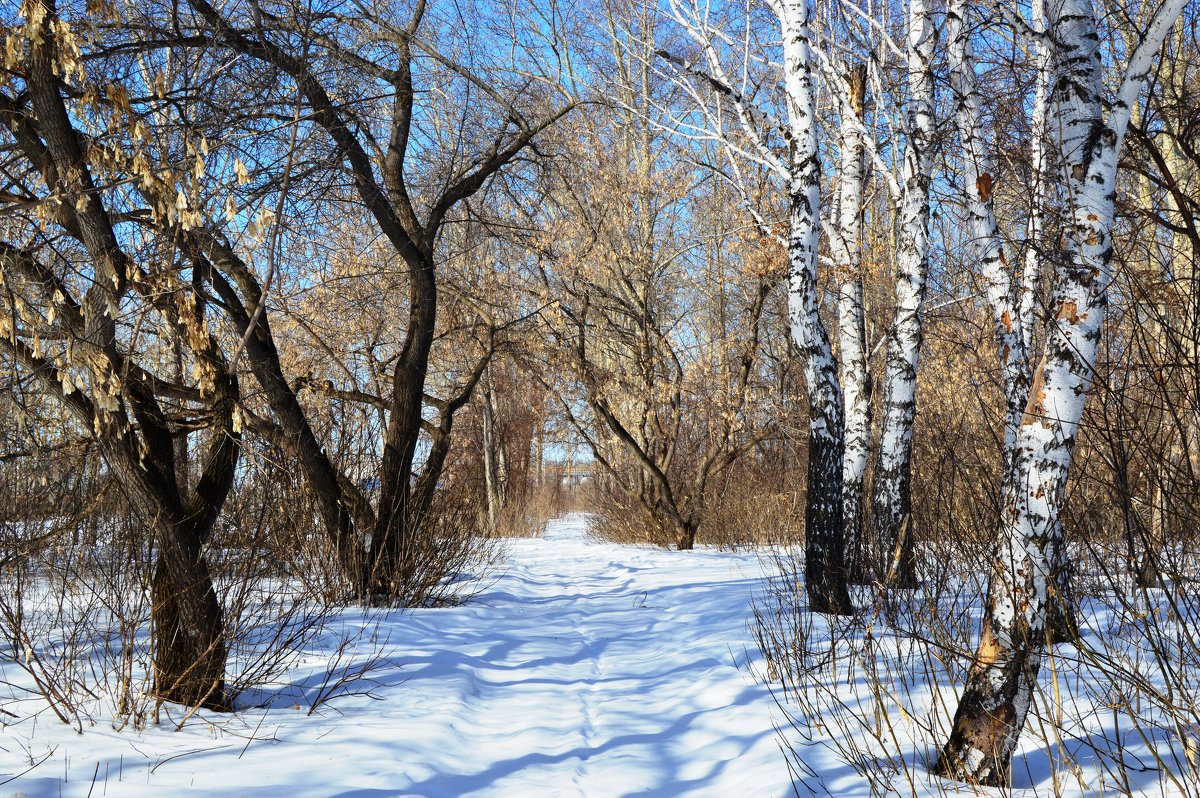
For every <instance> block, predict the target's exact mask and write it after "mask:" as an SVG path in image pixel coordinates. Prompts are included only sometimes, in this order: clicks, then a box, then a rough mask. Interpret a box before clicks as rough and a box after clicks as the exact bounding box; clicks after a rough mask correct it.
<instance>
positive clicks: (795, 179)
mask: <svg viewBox="0 0 1200 798" xmlns="http://www.w3.org/2000/svg"><path fill="white" fill-rule="evenodd" d="M776 13H777V14H778V16H779V19H780V24H781V27H782V33H783V50H784V83H785V88H786V92H787V111H788V124H789V128H790V131H791V134H792V138H791V151H790V153H789V171H790V174H791V179H790V181H789V185H788V203H789V215H788V220H789V227H788V237H787V245H788V246H787V251H788V311H789V320H790V326H791V334H792V339H793V341H794V342H795V344H796V348H797V350H798V352H799V355H800V358H801V361H802V363H803V365H804V376H805V382H806V384H807V390H808V401H809V407H810V415H809V428H808V429H809V444H808V491H807V496H806V506H805V517H804V530H805V552H804V559H805V562H804V578H805V590H806V592H807V595H808V600H809V607H810V609H811V610H813V611H814V612H822V613H834V614H849V613H850V612H852V611H853V608H852V606H851V604H850V594H849V592H848V590H847V587H846V573H845V567H844V557H845V550H844V545H845V536H844V528H843V517H842V509H843V505H842V459H843V455H844V450H845V439H844V427H843V416H842V392H841V386H840V385H839V382H838V373H837V362H836V361H835V360H834V357H833V349H832V346H831V345H830V341H829V335H828V334H827V333H826V331H825V326H824V324H823V323H822V321H821V317H820V313H819V310H820V301H819V293H818V289H817V231H818V224H819V219H820V203H821V186H820V172H819V168H820V167H819V162H818V160H817V130H816V103H815V94H816V91H815V89H816V86H815V79H814V72H813V66H814V65H813V55H812V49H811V35H810V32H809V26H808V22H809V18H808V13H809V10H808V4H807V2H806V0H786V1H785V2H780V3H779V4H778V5H777V6H776Z"/></svg>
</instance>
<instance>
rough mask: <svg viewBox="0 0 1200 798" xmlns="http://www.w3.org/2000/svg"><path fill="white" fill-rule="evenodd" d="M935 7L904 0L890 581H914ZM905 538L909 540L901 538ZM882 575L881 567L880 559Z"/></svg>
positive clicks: (887, 487)
mask: <svg viewBox="0 0 1200 798" xmlns="http://www.w3.org/2000/svg"><path fill="white" fill-rule="evenodd" d="M936 40H937V37H936V33H935V28H934V25H933V11H932V8H931V6H930V4H929V3H927V1H926V0H910V2H909V8H908V36H907V46H906V48H905V52H906V71H907V78H908V96H907V103H906V104H907V107H906V109H905V112H906V124H905V135H906V146H905V148H904V162H903V166H902V174H903V193H902V196H901V199H900V242H899V247H898V252H897V254H896V260H897V264H896V272H897V273H896V307H895V312H894V318H893V321H892V326H891V329H890V331H889V335H888V345H887V365H886V371H885V375H884V381H883V391H884V394H883V423H882V426H881V428H880V437H879V450H878V452H877V455H876V461H875V475H874V478H873V482H872V499H871V505H872V510H873V516H874V527H875V531H874V535H875V543H876V545H877V546H879V548H880V549H881V550H882V551H883V552H885V553H887V554H888V555H889V556H891V553H892V552H896V551H897V546H898V544H900V548H899V553H900V555H901V556H900V558H899V561H898V562H897V563H896V565H897V566H898V567H897V570H896V574H895V583H896V584H897V585H902V586H908V585H911V584H913V582H914V580H915V575H914V573H913V562H912V554H911V552H912V549H911V538H910V536H908V535H907V530H908V529H909V528H910V527H911V524H910V520H911V519H909V515H910V513H911V508H912V497H911V492H910V490H911V488H910V477H911V469H912V465H911V456H912V432H913V421H914V419H915V417H916V394H917V368H918V363H919V357H920V350H921V322H922V309H923V306H924V303H925V282H926V278H927V275H928V271H929V187H930V183H931V173H932V171H933V158H932V146H933V138H934V120H933V99H934V97H933V71H932V70H933V57H934V50H935V45H936ZM902 535H904V536H906V537H907V538H908V539H904V540H902V538H901V536H902ZM878 565H879V566H880V575H882V574H883V573H884V572H885V571H886V570H887V566H886V564H884V563H879V564H878Z"/></svg>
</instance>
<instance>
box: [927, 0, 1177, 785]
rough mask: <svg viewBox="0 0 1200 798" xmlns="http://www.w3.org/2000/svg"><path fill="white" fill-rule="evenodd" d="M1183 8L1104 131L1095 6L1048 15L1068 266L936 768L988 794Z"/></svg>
mask: <svg viewBox="0 0 1200 798" xmlns="http://www.w3.org/2000/svg"><path fill="white" fill-rule="evenodd" d="M1183 5H1184V0H1167V2H1166V3H1165V4H1164V5H1163V6H1162V7H1161V8H1160V9H1159V11H1158V12H1157V14H1156V15H1155V17H1154V20H1153V21H1152V22H1151V24H1150V27H1149V30H1148V31H1147V34H1146V36H1145V38H1144V39H1143V40H1142V42H1141V44H1140V45H1139V47H1138V48H1137V50H1136V51H1135V52H1134V53H1133V55H1132V57H1131V59H1130V64H1129V67H1128V70H1127V73H1126V75H1125V78H1124V80H1123V81H1122V85H1121V88H1120V92H1119V95H1118V97H1117V99H1116V101H1115V102H1114V103H1113V111H1112V114H1111V116H1110V118H1109V119H1108V120H1106V119H1105V117H1104V113H1103V102H1104V99H1105V98H1104V96H1103V93H1102V92H1103V91H1104V84H1103V65H1102V62H1101V57H1100V50H1099V37H1098V35H1097V25H1096V20H1095V15H1094V12H1093V9H1092V7H1091V3H1090V2H1089V0H1055V2H1053V3H1051V5H1050V8H1049V13H1048V16H1049V26H1048V27H1049V30H1048V32H1049V34H1050V36H1049V38H1050V41H1051V43H1052V44H1051V47H1052V52H1053V56H1054V63H1055V64H1056V66H1057V67H1058V75H1057V79H1056V81H1055V83H1054V91H1053V93H1052V95H1051V107H1052V109H1053V110H1054V111H1055V116H1056V118H1055V124H1054V125H1053V126H1052V128H1053V132H1054V136H1055V146H1056V149H1057V154H1058V156H1059V161H1060V163H1061V165H1062V169H1063V175H1064V180H1065V182H1066V186H1067V188H1068V190H1069V193H1070V199H1071V208H1072V222H1073V225H1072V229H1071V230H1070V233H1069V235H1068V239H1067V246H1068V252H1067V256H1068V257H1067V258H1066V259H1065V262H1064V263H1063V264H1062V266H1061V267H1060V268H1059V270H1058V274H1057V275H1056V277H1057V279H1056V290H1055V294H1054V318H1053V320H1052V322H1051V324H1050V325H1049V328H1048V330H1047V340H1046V344H1045V352H1044V354H1043V356H1042V360H1041V362H1040V364H1039V366H1038V368H1037V370H1036V372H1035V374H1034V379H1033V385H1032V386H1031V389H1030V396H1029V400H1028V404H1027V406H1026V409H1025V412H1024V414H1023V415H1022V417H1021V420H1020V424H1019V426H1018V429H1017V431H1016V442H1015V448H1014V452H1013V455H1014V456H1013V463H1012V467H1011V468H1010V470H1009V472H1008V479H1007V480H1006V483H1005V486H1004V495H1003V506H1002V517H1001V525H1002V526H1001V531H1000V541H999V546H998V550H997V555H996V557H995V560H994V562H993V566H992V573H991V580H990V584H989V587H988V599H987V606H986V608H985V614H984V619H983V629H982V634H981V638H980V642H979V647H978V649H977V650H976V653H975V659H974V662H973V664H972V665H971V669H970V671H969V672H968V674H967V680H966V683H965V685H964V687H963V695H962V699H961V701H960V703H959V706H958V710H957V712H956V713H955V718H954V726H953V729H952V731H951V735H950V739H949V741H948V742H947V743H946V746H945V747H944V748H943V750H942V753H941V756H940V757H939V759H938V763H937V767H936V770H937V772H938V773H939V774H940V775H944V776H949V777H952V778H958V779H962V780H964V781H969V782H973V783H978V784H985V785H991V786H1001V785H1004V784H1005V783H1006V782H1007V781H1008V778H1009V768H1010V764H1011V760H1012V753H1013V750H1014V748H1015V747H1016V743H1017V738H1018V736H1019V735H1020V733H1021V729H1022V728H1023V727H1024V725H1025V719H1026V716H1027V715H1028V712H1029V706H1030V703H1031V700H1032V695H1033V686H1034V684H1035V682H1036V680H1037V675H1038V670H1039V668H1040V665H1041V658H1042V652H1043V648H1044V646H1045V632H1046V622H1047V605H1048V597H1049V595H1050V592H1051V590H1050V585H1051V584H1052V582H1053V565H1054V564H1055V562H1056V558H1057V557H1058V556H1059V551H1058V550H1059V546H1060V536H1061V529H1062V527H1061V526H1060V524H1059V512H1060V509H1061V506H1062V498H1063V494H1064V489H1065V487H1066V481H1067V476H1068V471H1069V468H1070V464H1071V456H1072V452H1073V449H1074V444H1075V435H1076V433H1077V431H1078V428H1079V421H1080V418H1081V417H1082V415H1083V405H1084V400H1085V398H1086V396H1087V392H1088V390H1089V388H1090V387H1091V375H1092V368H1093V365H1094V363H1095V357H1096V349H1097V345H1098V342H1099V339H1100V330H1101V325H1102V323H1103V320H1104V313H1105V310H1106V307H1107V289H1108V285H1109V283H1110V282H1111V279H1112V239H1111V227H1112V219H1113V201H1114V197H1115V192H1116V178H1117V156H1118V154H1119V151H1120V147H1121V142H1122V139H1123V137H1124V133H1125V128H1126V126H1127V124H1128V121H1129V110H1130V107H1131V106H1132V104H1133V102H1134V101H1136V98H1137V94H1138V92H1139V91H1140V89H1141V86H1142V83H1143V82H1144V79H1145V76H1146V74H1147V72H1148V71H1149V68H1150V65H1151V62H1152V58H1153V55H1154V54H1155V53H1156V52H1157V51H1158V48H1159V46H1160V45H1161V44H1162V41H1163V38H1164V37H1165V36H1166V33H1167V31H1168V30H1169V29H1170V26H1171V25H1172V23H1173V22H1174V19H1175V17H1176V16H1178V14H1179V12H1180V11H1181V10H1182V8H1183Z"/></svg>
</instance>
